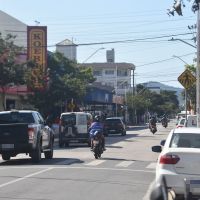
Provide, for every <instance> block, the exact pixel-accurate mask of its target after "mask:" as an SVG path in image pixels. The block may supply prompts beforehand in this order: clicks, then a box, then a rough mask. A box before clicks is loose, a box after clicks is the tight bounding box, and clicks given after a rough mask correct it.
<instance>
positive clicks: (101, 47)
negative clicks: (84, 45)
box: [82, 47, 105, 64]
mask: <svg viewBox="0 0 200 200" xmlns="http://www.w3.org/2000/svg"><path fill="white" fill-rule="evenodd" d="M103 49H105V48H104V47H101V48H99V49H97V50H96V51H95V52H94V53H92V54H91V55H90V56H89V57H88V58H86V59H85V60H84V61H83V62H82V64H83V63H85V62H86V61H88V60H89V59H90V58H91V57H92V56H94V55H95V54H96V53H97V52H98V51H100V50H103Z"/></svg>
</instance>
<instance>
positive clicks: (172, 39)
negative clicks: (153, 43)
mask: <svg viewBox="0 0 200 200" xmlns="http://www.w3.org/2000/svg"><path fill="white" fill-rule="evenodd" d="M177 40H178V41H181V42H183V43H185V44H187V45H189V46H191V47H193V48H195V49H196V48H197V47H196V46H194V45H192V44H190V43H188V42H186V41H184V40H182V39H174V38H173V37H172V38H171V39H170V40H169V41H177Z"/></svg>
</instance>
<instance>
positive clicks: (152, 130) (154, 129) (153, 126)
mask: <svg viewBox="0 0 200 200" xmlns="http://www.w3.org/2000/svg"><path fill="white" fill-rule="evenodd" d="M150 131H151V132H152V133H153V134H154V133H155V132H157V127H156V125H150Z"/></svg>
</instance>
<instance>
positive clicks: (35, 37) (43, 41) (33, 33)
mask: <svg viewBox="0 0 200 200" xmlns="http://www.w3.org/2000/svg"><path fill="white" fill-rule="evenodd" d="M27 34H28V35H27V40H28V41H27V59H28V60H33V61H34V62H35V63H36V67H35V68H33V70H32V79H33V84H34V88H36V89H43V88H44V80H43V77H45V74H46V66H47V27H46V26H28V27H27Z"/></svg>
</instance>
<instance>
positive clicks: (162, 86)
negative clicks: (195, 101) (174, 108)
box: [140, 81, 184, 105]
mask: <svg viewBox="0 0 200 200" xmlns="http://www.w3.org/2000/svg"><path fill="white" fill-rule="evenodd" d="M140 84H142V85H144V86H145V87H147V88H151V87H152V88H160V90H168V91H176V95H177V97H178V101H179V105H183V104H184V99H183V96H182V95H181V93H182V92H183V90H184V89H182V88H177V87H173V86H169V85H165V84H162V83H160V82H153V81H150V82H146V83H140Z"/></svg>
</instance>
